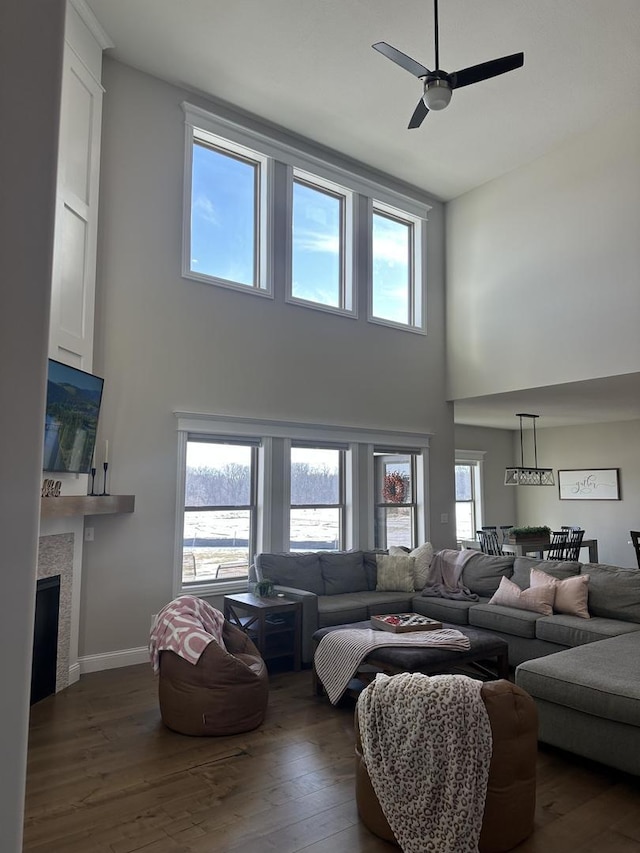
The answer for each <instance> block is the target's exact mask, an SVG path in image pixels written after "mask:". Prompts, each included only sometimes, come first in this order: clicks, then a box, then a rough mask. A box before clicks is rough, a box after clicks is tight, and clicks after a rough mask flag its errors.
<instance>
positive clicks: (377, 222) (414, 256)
mask: <svg viewBox="0 0 640 853" xmlns="http://www.w3.org/2000/svg"><path fill="white" fill-rule="evenodd" d="M422 242H423V241H422V227H421V221H420V220H419V219H417V218H416V217H413V216H409V215H408V214H403V213H402V212H401V211H398V210H393V209H391V208H389V207H387V206H386V205H380V204H378V203H375V204H374V206H373V212H372V223H371V296H370V306H371V308H370V318H369V319H370V320H372V321H374V322H380V323H384V324H387V325H393V326H402V327H408V328H411V329H413V330H414V331H424V310H423V305H424V294H423V290H424V283H423V263H422Z"/></svg>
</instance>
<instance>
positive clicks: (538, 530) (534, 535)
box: [507, 524, 551, 545]
mask: <svg viewBox="0 0 640 853" xmlns="http://www.w3.org/2000/svg"><path fill="white" fill-rule="evenodd" d="M550 539H551V528H550V527H547V525H546V524H543V525H539V526H537V527H536V526H533V527H512V528H511V529H510V530H509V532H508V534H507V542H509V543H511V544H512V545H517V544H518V543H519V542H531V541H535V542H549V541H550Z"/></svg>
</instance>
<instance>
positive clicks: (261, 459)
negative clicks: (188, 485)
mask: <svg viewBox="0 0 640 853" xmlns="http://www.w3.org/2000/svg"><path fill="white" fill-rule="evenodd" d="M174 414H175V416H176V419H177V449H178V460H177V463H178V464H177V472H178V473H177V478H176V521H175V548H174V575H173V594H174V596H175V595H179V594H180V593H181V592H189V593H191V594H193V595H224V594H225V593H228V592H241V591H243V590H246V589H247V582H246V581H244V580H242V579H237V580H228V581H224V580H217V581H216V580H211V581H208V582H204V583H203V584H201V585H194V584H189V586H187V587H183V586H182V556H183V537H184V499H185V481H186V457H187V439H188V437H189V435H197V436H199V437H205V436H210V437H211V438H212V439H215V438H218V439H224V438H227V439H232V440H235V441H241V440H242V439H243V438H246V439H249V440H251V441H254V442H256V443H258V444H259V447H258V484H257V489H258V493H257V496H256V506H257V509H256V533H257V536H256V553H260V552H267V553H273V552H278V551H285V550H286V549H287V548H288V546H289V519H290V505H291V499H290V485H291V471H290V463H291V453H290V447H291V443H292V442H296V441H297V442H300V443H305V444H307V445H309V446H317V447H331V446H333V447H338V446H339V447H341V448H342V449H344V450H345V478H344V513H343V514H344V545H343V548H344V549H345V550H346V549H363V550H370V549H372V548H373V547H374V545H373V543H374V518H375V516H374V513H375V507H374V464H373V458H374V457H373V452H374V448H376V449H379V448H380V447H383V448H387V447H391V448H393V449H394V450H397V452H400V453H402V452H409V451H412V452H416V453H419V454H420V458H419V461H418V460H417V461H416V482H415V489H416V493H415V500H416V503H417V519H416V521H417V524H416V527H417V537H418V541H420V542H426V541H428V538H429V506H428V492H429V490H428V487H427V486H428V482H429V466H428V455H429V444H430V438H431V435H430V433H405V432H400V431H398V432H394V431H391V432H390V431H385V430H376V429H360V428H358V427H352V426H341V425H339V424H335V425H327V424H312V423H299V422H291V421H274V420H266V419H257V418H248V417H233V416H229V415H218V414H203V413H194V412H175V413H174Z"/></svg>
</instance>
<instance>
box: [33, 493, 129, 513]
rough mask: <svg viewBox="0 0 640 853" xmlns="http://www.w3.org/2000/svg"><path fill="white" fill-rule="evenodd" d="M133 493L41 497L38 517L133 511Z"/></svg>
mask: <svg viewBox="0 0 640 853" xmlns="http://www.w3.org/2000/svg"><path fill="white" fill-rule="evenodd" d="M135 501H136V498H135V495H65V496H62V497H57V498H41V500H40V518H71V517H73V516H78V515H104V514H106V513H118V512H133V510H134V507H135Z"/></svg>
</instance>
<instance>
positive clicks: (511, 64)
mask: <svg viewBox="0 0 640 853" xmlns="http://www.w3.org/2000/svg"><path fill="white" fill-rule="evenodd" d="M523 65H524V53H513V54H512V55H511V56H503V57H502V58H501V59H492V60H491V61H490V62H481V63H480V65H472V66H471V67H470V68H463V69H462V71H454V72H453V74H449V83H450V84H451V88H452V89H460V88H461V87H462V86H470V85H471V84H472V83H479V82H480V81H481V80H488V79H489V78H490V77H497V76H498V74H504V73H506V72H507V71H513V70H514V69H515V68H520V67H522V66H523Z"/></svg>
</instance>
